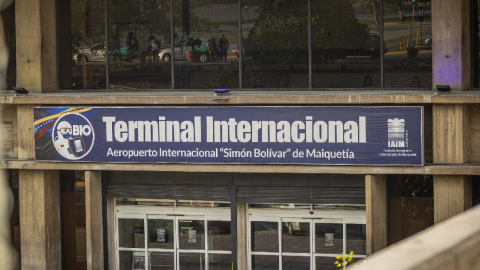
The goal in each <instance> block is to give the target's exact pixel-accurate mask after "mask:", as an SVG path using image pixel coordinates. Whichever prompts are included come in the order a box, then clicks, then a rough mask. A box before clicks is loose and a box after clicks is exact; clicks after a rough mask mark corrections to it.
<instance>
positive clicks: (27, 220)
mask: <svg viewBox="0 0 480 270" xmlns="http://www.w3.org/2000/svg"><path fill="white" fill-rule="evenodd" d="M19 177H20V178H19V180H20V186H19V192H20V194H19V195H20V196H19V197H20V202H19V204H20V224H22V226H21V227H20V243H21V252H22V253H21V254H22V257H21V259H22V269H23V270H60V269H61V268H62V257H61V245H62V243H61V233H60V232H61V229H60V188H59V173H58V171H42V170H20V175H19Z"/></svg>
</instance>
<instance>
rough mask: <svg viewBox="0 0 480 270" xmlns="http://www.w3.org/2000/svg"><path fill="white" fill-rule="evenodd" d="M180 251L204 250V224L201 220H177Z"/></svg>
mask: <svg viewBox="0 0 480 270" xmlns="http://www.w3.org/2000/svg"><path fill="white" fill-rule="evenodd" d="M178 235H179V238H180V239H179V247H180V249H205V224H204V221H203V220H179V221H178Z"/></svg>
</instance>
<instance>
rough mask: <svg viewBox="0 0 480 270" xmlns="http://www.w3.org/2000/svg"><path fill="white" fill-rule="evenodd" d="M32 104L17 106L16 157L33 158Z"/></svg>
mask: <svg viewBox="0 0 480 270" xmlns="http://www.w3.org/2000/svg"><path fill="white" fill-rule="evenodd" d="M34 107H35V106H33V105H18V106H17V127H16V128H17V136H18V143H17V145H18V158H19V159H35V133H34V130H33V126H34V120H33V119H34V118H33V108H34Z"/></svg>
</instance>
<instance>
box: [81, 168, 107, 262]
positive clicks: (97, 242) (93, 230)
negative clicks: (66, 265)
mask: <svg viewBox="0 0 480 270" xmlns="http://www.w3.org/2000/svg"><path fill="white" fill-rule="evenodd" d="M85 211H86V234H87V269H88V270H101V269H104V261H103V218H102V172H101V171H86V172H85Z"/></svg>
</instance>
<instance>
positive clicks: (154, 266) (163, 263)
mask: <svg viewBox="0 0 480 270" xmlns="http://www.w3.org/2000/svg"><path fill="white" fill-rule="evenodd" d="M149 254H150V264H151V265H150V269H151V270H174V269H175V265H174V256H173V253H160V252H150V253H149Z"/></svg>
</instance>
